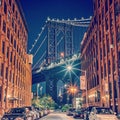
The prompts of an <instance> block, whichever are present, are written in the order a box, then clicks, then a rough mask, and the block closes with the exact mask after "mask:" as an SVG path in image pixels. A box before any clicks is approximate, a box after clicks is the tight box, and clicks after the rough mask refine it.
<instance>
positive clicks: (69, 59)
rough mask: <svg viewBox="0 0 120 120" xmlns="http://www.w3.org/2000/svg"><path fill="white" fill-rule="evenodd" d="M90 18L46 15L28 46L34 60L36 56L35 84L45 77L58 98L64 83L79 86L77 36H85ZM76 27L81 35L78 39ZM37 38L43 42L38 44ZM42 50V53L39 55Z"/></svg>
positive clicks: (50, 90)
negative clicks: (32, 41) (40, 27)
mask: <svg viewBox="0 0 120 120" xmlns="http://www.w3.org/2000/svg"><path fill="white" fill-rule="evenodd" d="M91 18H92V17H89V18H81V19H74V20H70V19H68V20H64V19H62V20H59V19H50V18H47V20H46V23H45V25H44V26H43V27H42V29H41V31H40V33H39V34H38V37H37V38H36V39H35V41H34V43H33V45H32V47H31V49H30V50H29V54H33V60H34V59H36V57H37V62H35V63H34V64H33V66H32V84H37V83H41V82H43V81H45V82H46V93H47V94H49V95H50V96H52V98H53V99H54V100H55V101H57V99H58V94H62V93H61V92H63V91H60V90H62V89H63V87H64V85H70V84H74V85H75V84H76V85H78V86H79V84H80V83H79V82H80V80H79V79H80V78H79V77H80V41H79V40H78V39H81V40H82V38H83V36H84V33H85V32H86V31H87V28H88V26H89V24H90V21H91ZM75 30H76V33H78V34H80V35H81V38H77V39H76V35H75ZM38 42H41V43H39V46H38ZM76 44H77V46H76ZM36 46H38V48H36ZM75 48H77V50H78V51H76V50H75ZM34 49H35V50H34ZM33 51H34V52H33ZM39 52H42V54H41V55H39ZM69 65H71V66H72V70H68V69H67V68H68V67H69ZM61 83H62V84H61ZM58 89H59V93H58Z"/></svg>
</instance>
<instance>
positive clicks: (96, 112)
mask: <svg viewBox="0 0 120 120" xmlns="http://www.w3.org/2000/svg"><path fill="white" fill-rule="evenodd" d="M89 120H118V118H117V116H116V115H115V114H114V112H113V111H112V110H111V109H110V108H104V107H93V108H92V110H91V112H90V115H89Z"/></svg>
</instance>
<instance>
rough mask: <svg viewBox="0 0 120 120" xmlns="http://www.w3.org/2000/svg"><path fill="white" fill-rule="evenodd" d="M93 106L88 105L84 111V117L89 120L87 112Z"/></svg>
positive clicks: (88, 112)
mask: <svg viewBox="0 0 120 120" xmlns="http://www.w3.org/2000/svg"><path fill="white" fill-rule="evenodd" d="M93 107H94V106H89V107H87V108H86V109H85V111H84V119H85V120H89V114H90V112H91V110H92V108H93Z"/></svg>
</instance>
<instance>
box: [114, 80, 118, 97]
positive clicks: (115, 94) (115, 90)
mask: <svg viewBox="0 0 120 120" xmlns="http://www.w3.org/2000/svg"><path fill="white" fill-rule="evenodd" d="M116 86H117V82H116V80H114V98H117V97H118V96H117V87H116Z"/></svg>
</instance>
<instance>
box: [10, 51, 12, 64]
mask: <svg viewBox="0 0 120 120" xmlns="http://www.w3.org/2000/svg"><path fill="white" fill-rule="evenodd" d="M10 62H12V52H11V53H10Z"/></svg>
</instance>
